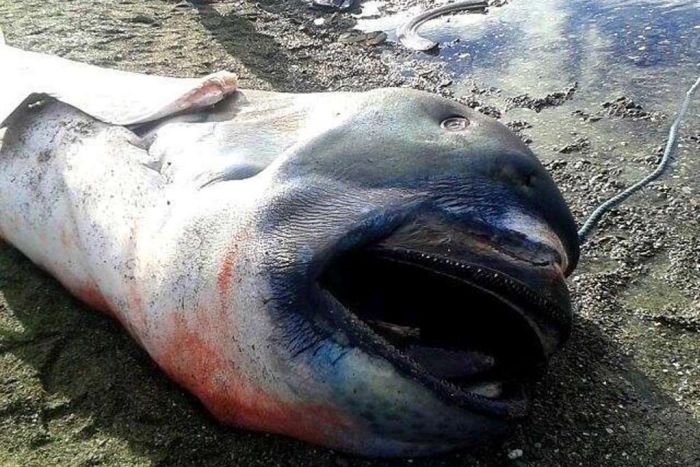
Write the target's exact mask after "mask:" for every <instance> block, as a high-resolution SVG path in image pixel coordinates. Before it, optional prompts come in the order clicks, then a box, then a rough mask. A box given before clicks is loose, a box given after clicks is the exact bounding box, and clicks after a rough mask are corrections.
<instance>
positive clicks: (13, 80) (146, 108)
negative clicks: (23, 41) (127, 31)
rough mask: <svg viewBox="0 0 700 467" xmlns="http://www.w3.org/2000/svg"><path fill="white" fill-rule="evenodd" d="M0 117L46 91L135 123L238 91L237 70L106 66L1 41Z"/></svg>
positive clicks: (98, 114) (113, 119) (99, 115)
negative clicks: (169, 71) (192, 72)
mask: <svg viewBox="0 0 700 467" xmlns="http://www.w3.org/2000/svg"><path fill="white" fill-rule="evenodd" d="M0 62H2V72H1V73H2V75H1V76H2V82H3V85H2V92H0V120H3V119H4V117H5V116H6V115H8V114H9V113H10V112H12V110H14V108H16V106H17V105H19V104H20V103H21V102H22V101H23V99H24V98H25V97H26V96H27V95H28V94H31V93H45V94H49V95H51V96H54V97H55V98H57V99H58V100H60V101H62V102H65V103H66V104H70V105H72V106H73V107H75V108H77V109H79V110H81V111H83V112H84V113H86V114H88V115H90V116H92V117H94V118H96V119H98V120H101V121H103V122H105V123H112V124H115V125H138V124H142V123H146V122H152V121H155V120H159V119H161V118H164V117H167V116H170V115H174V114H178V113H181V112H186V111H191V110H196V109H201V108H205V107H208V106H210V105H213V104H216V103H217V102H219V101H221V100H222V99H224V98H225V97H226V96H227V95H229V94H231V93H233V92H235V91H236V89H237V86H238V80H237V77H236V75H235V74H233V73H230V72H226V71H221V72H217V73H213V74H210V75H207V76H204V77H202V78H168V77H160V76H153V75H146V74H141V73H131V72H126V71H120V70H109V69H106V68H100V67H97V66H93V65H87V64H84V63H78V62H73V61H71V60H66V59H63V58H59V57H53V56H48V55H44V54H40V53H34V52H26V51H23V50H19V49H15V48H13V47H8V46H1V47H0Z"/></svg>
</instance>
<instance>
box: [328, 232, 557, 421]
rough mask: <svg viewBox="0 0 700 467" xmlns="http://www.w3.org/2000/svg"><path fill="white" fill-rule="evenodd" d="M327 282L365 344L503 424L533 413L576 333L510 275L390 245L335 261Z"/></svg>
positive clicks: (358, 340) (403, 369)
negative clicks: (531, 383)
mask: <svg viewBox="0 0 700 467" xmlns="http://www.w3.org/2000/svg"><path fill="white" fill-rule="evenodd" d="M391 275H393V276H395V277H387V276H391ZM320 283H321V287H322V288H323V289H325V290H326V291H327V292H329V293H330V294H331V295H333V296H334V298H335V299H336V300H337V301H339V302H340V303H341V304H342V305H343V308H344V309H345V310H346V311H347V313H346V316H345V318H347V321H346V323H345V324H346V325H347V326H345V329H349V330H350V333H351V334H352V335H354V337H355V340H356V343H357V345H359V346H360V347H363V348H364V349H365V350H366V351H368V352H370V353H374V354H377V355H379V356H381V357H383V358H385V359H387V360H388V361H390V362H391V363H392V364H393V365H394V366H395V367H396V368H397V369H398V370H399V371H400V372H402V373H403V374H405V375H406V376H407V377H410V378H412V379H415V380H417V381H419V382H420V383H421V384H422V385H424V386H425V387H427V388H429V389H431V390H432V391H433V392H434V393H435V394H436V395H437V396H438V397H440V398H442V399H443V400H445V401H446V402H447V403H450V404H453V405H457V406H459V407H462V408H465V409H468V410H471V411H474V412H479V413H482V414H487V415H492V416H497V417H499V418H505V419H512V418H518V417H522V416H523V415H524V414H525V413H526V408H527V398H526V396H525V392H524V391H523V388H524V384H523V383H524V382H525V381H527V380H529V379H531V377H532V376H533V375H535V374H538V373H539V372H540V371H541V369H542V368H543V367H544V366H545V363H546V360H547V357H548V356H549V354H551V352H552V350H553V348H554V347H556V346H558V345H559V344H560V342H561V341H562V340H563V339H565V338H566V334H567V332H568V328H569V326H570V314H569V312H568V310H567V309H566V307H562V306H560V305H558V304H555V303H553V302H552V301H551V300H549V299H547V298H545V297H544V296H542V295H541V294H539V293H537V292H535V291H533V290H532V289H530V288H529V287H527V286H526V285H524V284H523V283H521V282H520V281H518V280H516V279H514V278H512V277H510V276H509V275H507V274H505V273H502V272H500V271H498V270H495V269H490V268H488V267H486V266H483V265H478V264H472V263H468V262H462V261H460V260H457V259H452V258H448V257H446V256H442V255H438V254H434V253H426V252H421V251H418V250H415V249H411V248H398V247H393V246H392V247H387V246H385V245H383V244H382V243H379V244H375V245H370V246H367V247H365V248H362V249H360V250H355V251H350V252H346V253H344V254H343V255H341V257H340V258H337V259H335V260H333V261H331V262H330V264H329V265H328V266H327V267H326V271H325V272H324V274H323V275H322V277H321V278H320ZM421 288H422V290H421ZM469 302H471V303H469ZM431 304H432V306H431ZM431 308H432V309H431ZM545 328H546V329H545ZM552 330H554V331H552ZM553 334H554V335H556V337H555V338H554V339H553V338H552V335H553ZM553 342H554V343H553ZM504 343H505V344H506V345H504Z"/></svg>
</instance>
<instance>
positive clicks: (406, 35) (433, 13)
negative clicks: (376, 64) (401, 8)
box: [396, 0, 488, 52]
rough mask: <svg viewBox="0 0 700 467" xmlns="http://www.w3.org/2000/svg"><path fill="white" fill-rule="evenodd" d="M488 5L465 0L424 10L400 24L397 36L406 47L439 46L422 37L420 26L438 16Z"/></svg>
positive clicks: (428, 47) (424, 47)
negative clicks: (419, 32) (419, 30)
mask: <svg viewBox="0 0 700 467" xmlns="http://www.w3.org/2000/svg"><path fill="white" fill-rule="evenodd" d="M487 6H488V3H487V2H485V1H483V0H480V1H463V2H455V3H450V4H447V5H442V6H439V7H437V8H433V9H432V10H428V11H424V12H423V13H420V14H419V15H416V16H415V17H413V18H412V19H411V20H410V21H408V22H406V23H404V24H402V25H401V26H399V27H398V28H397V29H396V36H397V38H398V40H399V42H400V43H401V44H403V45H404V46H405V47H408V48H409V49H413V50H418V51H422V52H425V51H427V50H430V49H433V48H435V47H437V45H438V44H437V42H433V41H431V40H429V39H426V38H425V37H421V36H420V35H419V34H418V28H420V27H421V26H423V24H425V23H427V22H428V21H430V20H431V19H433V18H437V17H438V16H442V15H447V14H450V13H457V12H458V11H464V10H483V9H484V8H486V7H487Z"/></svg>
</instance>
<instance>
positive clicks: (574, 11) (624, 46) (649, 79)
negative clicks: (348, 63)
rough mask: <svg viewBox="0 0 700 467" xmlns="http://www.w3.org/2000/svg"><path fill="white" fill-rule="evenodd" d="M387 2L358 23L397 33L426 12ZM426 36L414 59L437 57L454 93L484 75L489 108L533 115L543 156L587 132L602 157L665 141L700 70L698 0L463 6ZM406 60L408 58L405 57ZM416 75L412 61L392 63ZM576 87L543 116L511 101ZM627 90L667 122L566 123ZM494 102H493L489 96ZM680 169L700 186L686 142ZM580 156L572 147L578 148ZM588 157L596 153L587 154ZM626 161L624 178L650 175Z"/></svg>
mask: <svg viewBox="0 0 700 467" xmlns="http://www.w3.org/2000/svg"><path fill="white" fill-rule="evenodd" d="M386 5H387V2H384V1H369V2H365V3H364V4H363V11H362V13H360V14H359V15H357V20H358V26H357V27H358V28H359V29H362V30H366V31H370V30H384V31H386V32H387V33H388V35H389V40H394V41H395V40H396V34H395V30H396V27H398V26H399V25H400V24H402V23H403V22H405V21H407V20H408V19H409V18H411V17H412V16H413V15H415V14H416V13H418V12H420V11H421V10H422V9H421V8H420V7H414V8H410V9H407V10H405V11H399V12H393V13H387V12H386V9H385V7H386ZM420 32H421V35H423V36H425V37H427V38H430V39H432V40H435V41H437V42H439V43H440V49H439V52H437V54H432V55H431V54H426V53H421V52H415V53H414V58H416V59H417V60H427V61H438V62H441V63H443V64H444V67H445V69H446V70H447V71H449V72H450V73H451V74H452V75H453V76H454V79H453V84H452V89H453V90H454V93H455V95H456V96H459V95H460V94H466V93H467V91H468V90H469V89H470V88H471V87H473V86H474V82H475V81H476V82H478V83H479V84H480V85H481V86H485V87H486V88H487V89H488V88H491V89H492V90H493V93H492V94H493V95H492V96H491V98H492V99H491V101H492V102H488V103H489V104H490V105H494V106H495V107H497V108H500V109H501V110H508V113H507V115H504V117H503V121H504V122H508V121H514V120H523V119H525V120H527V121H528V122H529V123H531V124H536V125H537V135H536V138H534V141H533V143H532V148H533V150H535V152H537V153H538V154H539V155H540V156H541V157H542V158H543V159H545V160H547V159H551V158H554V157H558V156H559V155H558V154H557V155H553V154H552V149H556V148H558V147H559V148H560V147H562V146H564V145H566V144H568V143H570V142H571V141H572V139H575V137H578V136H581V135H583V136H585V137H586V138H587V139H588V140H589V141H590V142H591V143H592V146H593V147H595V148H597V149H598V150H599V153H598V154H594V156H598V157H603V158H605V157H606V152H610V151H606V150H605V149H606V148H612V147H614V146H617V147H620V145H621V148H620V149H621V151H620V154H619V155H618V156H615V157H624V156H629V157H634V156H635V155H641V154H644V153H648V151H649V148H650V146H651V145H654V147H658V146H660V145H661V144H663V142H664V141H665V138H666V132H667V131H668V127H669V126H670V123H671V118H670V117H672V116H673V115H674V114H675V113H676V111H677V109H678V106H679V103H680V100H681V98H682V96H683V95H684V93H685V92H686V90H687V89H688V87H689V86H690V85H691V84H692V83H693V82H694V80H695V79H696V78H697V76H698V74H700V4H698V2H697V1H693V0H582V1H576V2H571V1H566V0H530V1H526V0H512V2H511V3H509V4H507V5H505V6H503V7H497V8H490V9H489V11H488V12H487V13H486V14H481V13H460V14H457V15H452V16H445V17H441V18H437V19H435V20H433V21H431V22H429V23H427V24H425V25H424V26H423V28H422V29H421V30H420ZM405 63H408V65H407V64H405ZM396 66H399V67H403V72H404V73H406V74H407V75H410V74H411V68H410V67H411V65H410V61H407V62H404V64H396ZM573 85H575V86H576V90H575V99H572V100H571V101H568V102H565V103H564V104H563V105H561V106H557V107H556V108H548V109H546V111H543V112H541V113H539V112H535V111H533V110H529V109H513V110H511V109H510V107H511V104H510V101H509V99H512V98H513V97H516V96H518V95H521V94H522V93H523V92H525V93H527V94H529V95H530V96H532V97H543V96H546V95H548V94H551V93H555V92H562V91H565V90H567V89H569V88H570V87H571V86H573ZM621 96H625V97H626V98H628V99H629V100H631V101H634V102H635V103H636V104H640V105H642V106H643V108H644V111H647V112H652V113H654V112H656V113H658V115H657V114H654V116H653V117H652V122H653V121H657V122H658V121H660V122H661V124H658V123H657V124H649V125H641V126H640V125H630V124H628V122H626V121H623V119H618V120H615V119H611V120H608V121H601V122H598V123H595V124H594V127H592V128H589V129H588V131H587V130H586V129H582V133H581V135H578V134H571V132H566V133H567V134H564V133H565V132H564V131H563V129H564V128H572V127H577V126H579V127H580V126H581V115H580V114H574V113H573V112H574V111H583V112H586V113H588V114H596V113H602V112H604V110H603V108H602V104H603V103H604V102H606V101H607V102H611V101H614V100H615V99H616V98H618V97H621ZM487 100H488V99H487ZM697 100H698V99H697V97H696V99H695V101H696V102H695V105H692V106H691V108H690V111H689V112H688V114H687V116H686V119H685V121H684V125H683V131H682V134H686V135H690V134H693V135H697V133H698V131H699V130H700V106H699V105H697ZM680 149H681V150H680V151H679V156H681V155H682V156H683V160H682V162H681V163H679V164H678V167H677V168H676V170H677V173H676V175H681V176H682V177H683V178H684V179H685V183H687V184H689V185H691V186H695V187H697V186H698V183H697V177H695V176H694V174H697V173H698V171H699V170H700V160H699V159H698V158H692V157H691V158H688V157H687V156H686V155H685V154H683V153H684V151H683V143H682V142H681V146H680ZM574 156H575V154H574ZM587 157H590V155H587ZM644 170H646V169H645V168H642V170H635V168H634V167H627V168H625V172H624V173H623V174H622V178H623V180H626V181H633V180H634V179H635V178H637V177H639V175H642V174H643V173H644Z"/></svg>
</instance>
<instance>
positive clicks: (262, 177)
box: [0, 45, 579, 456]
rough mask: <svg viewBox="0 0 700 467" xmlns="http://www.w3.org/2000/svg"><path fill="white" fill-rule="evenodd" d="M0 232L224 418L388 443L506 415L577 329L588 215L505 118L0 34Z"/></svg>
mask: <svg viewBox="0 0 700 467" xmlns="http://www.w3.org/2000/svg"><path fill="white" fill-rule="evenodd" d="M0 49H1V50H0V63H2V69H1V73H2V87H1V88H0V121H2V128H3V130H0V131H2V135H3V136H2V142H1V149H0V238H2V239H3V240H4V241H6V242H7V243H9V244H11V245H13V246H14V247H16V248H17V249H19V250H20V251H21V252H23V253H24V254H25V255H26V256H27V257H28V258H30V259H31V260H32V261H33V262H34V263H35V264H36V265H37V266H38V267H40V268H41V269H43V270H45V271H47V272H48V273H49V274H50V275H52V276H53V277H55V278H56V279H57V280H58V281H60V283H61V284H63V286H65V288H66V289H68V290H69V291H70V292H71V293H72V294H73V295H75V296H76V297H78V298H79V299H80V300H82V301H83V302H85V303H87V304H89V305H90V306H92V307H93V308H95V309H97V310H100V311H101V312H103V313H105V314H107V315H109V316H110V317H112V318H114V319H115V320H117V321H118V322H119V323H120V324H121V325H122V326H123V328H124V329H125V330H126V331H127V332H128V333H129V334H130V335H131V336H133V338H134V339H135V340H136V341H137V342H138V344H139V345H140V346H142V347H143V348H144V349H145V350H146V352H148V354H149V355H150V357H151V358H152V359H153V360H154V361H155V362H156V363H157V365H158V366H159V367H160V368H161V369H162V370H163V371H164V372H165V373H166V374H167V375H168V376H169V377H170V378H172V379H173V380H174V381H176V382H177V383H178V384H179V385H181V386H182V387H183V388H185V389H186V390H188V391H190V392H191V393H192V394H194V395H195V396H196V397H197V398H199V399H200V400H201V402H202V403H203V404H204V406H205V407H206V408H207V409H208V410H209V411H210V412H211V413H212V414H213V415H214V416H215V417H216V418H217V419H219V420H220V421H221V422H223V423H226V424H230V425H233V426H237V427H244V428H247V429H252V430H259V431H265V432H274V433H281V434H285V435H289V436H293V437H296V438H299V439H302V440H306V441H309V442H312V443H318V444H321V445H325V446H329V447H332V448H336V449H340V450H344V451H349V452H353V453H358V454H363V455H371V456H409V455H410V456H415V455H426V454H431V453H436V452H442V451H446V450H449V449H453V448H457V447H463V446H469V445H474V444H478V443H482V442H485V441H487V440H489V439H492V438H493V437H494V436H500V435H501V434H503V433H506V432H507V431H508V427H510V426H512V425H513V423H514V422H516V421H518V420H520V419H521V418H522V417H523V416H524V415H525V414H526V413H527V407H528V394H527V393H528V391H527V388H528V383H529V382H530V381H531V380H532V379H533V378H534V377H536V376H537V375H538V374H540V373H541V371H542V369H543V367H544V365H545V364H546V362H547V360H548V358H549V357H550V356H551V355H552V353H553V352H555V350H557V349H558V348H559V347H560V346H561V345H562V343H563V342H564V341H565V340H566V338H567V336H568V334H569V332H570V328H571V319H572V316H571V306H570V301H569V296H568V292H567V287H566V282H565V277H566V276H567V275H568V274H570V273H571V272H572V270H573V269H574V267H575V265H576V263H577V260H578V256H579V251H578V240H577V236H576V226H575V223H574V221H573V219H572V216H571V213H570V212H569V209H568V207H567V206H566V204H565V202H564V200H563V198H562V196H561V194H560V192H559V191H558V189H557V187H556V186H555V183H554V182H553V180H552V178H550V176H549V175H548V174H547V172H546V171H545V169H544V168H543V166H542V165H541V164H540V162H539V161H538V159H537V158H536V157H535V156H534V155H533V153H532V152H531V151H530V150H529V149H528V147H527V146H526V145H525V144H523V142H521V140H520V139H519V138H518V137H516V136H515V135H513V134H512V133H511V132H510V131H509V130H508V129H507V128H505V127H504V126H503V125H501V124H500V123H498V122H496V121H493V120H491V119H489V118H487V117H485V116H483V115H481V114H479V113H476V112H474V111H472V110H470V109H468V108H466V107H465V106H463V105H460V104H458V103H456V102H453V101H451V100H448V99H444V98H442V97H439V96H436V95H433V94H429V93H425V92H419V91H414V90H410V89H378V90H373V91H369V92H361V93H351V92H327V93H316V94H287V93H278V92H262V91H254V90H247V89H239V88H238V87H237V82H236V77H235V76H234V75H232V74H230V73H226V72H222V73H217V74H213V75H210V76H206V77H202V78H197V79H180V78H167V77H159V76H150V75H144V74H136V73H127V72H123V71H115V70H107V69H103V68H98V67H94V66H90V65H86V64H81V63H76V62H72V61H68V60H65V59H62V58H58V57H53V56H48V55H42V54H38V53H32V52H25V51H21V50H18V49H16V48H12V47H9V46H7V45H5V46H0Z"/></svg>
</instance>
